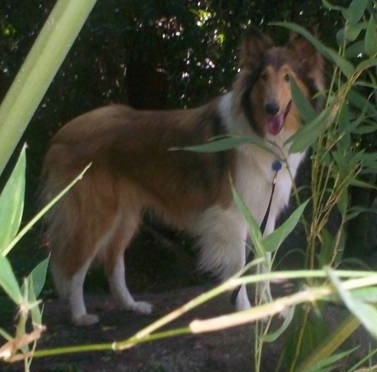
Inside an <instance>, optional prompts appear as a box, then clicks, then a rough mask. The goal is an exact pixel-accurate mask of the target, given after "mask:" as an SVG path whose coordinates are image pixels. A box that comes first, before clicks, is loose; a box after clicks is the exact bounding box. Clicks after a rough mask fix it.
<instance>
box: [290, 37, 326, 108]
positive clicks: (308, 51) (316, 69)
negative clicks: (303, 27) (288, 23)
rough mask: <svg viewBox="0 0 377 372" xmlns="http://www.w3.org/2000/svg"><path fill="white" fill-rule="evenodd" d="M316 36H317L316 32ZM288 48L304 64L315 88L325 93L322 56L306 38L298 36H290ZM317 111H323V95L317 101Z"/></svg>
mask: <svg viewBox="0 0 377 372" xmlns="http://www.w3.org/2000/svg"><path fill="white" fill-rule="evenodd" d="M314 34H317V33H316V32H314ZM287 47H288V48H289V49H290V50H291V51H292V52H293V54H294V55H295V57H296V58H297V59H298V60H299V61H300V62H301V63H302V65H303V66H304V68H305V70H306V74H307V76H308V77H309V78H310V79H311V80H312V84H313V87H314V88H315V90H316V91H317V92H322V93H323V92H324V91H325V86H326V84H325V78H324V65H325V61H324V59H323V57H322V54H321V53H319V52H318V51H317V49H316V48H315V47H314V46H313V45H312V44H311V43H310V42H309V41H308V40H306V39H305V38H304V37H302V36H299V35H297V34H292V35H291V36H290V40H289V43H288V45H287ZM316 101H317V102H316V104H315V105H316V107H317V109H321V108H322V106H323V104H324V96H323V94H321V95H319V96H318V97H317V100H316Z"/></svg>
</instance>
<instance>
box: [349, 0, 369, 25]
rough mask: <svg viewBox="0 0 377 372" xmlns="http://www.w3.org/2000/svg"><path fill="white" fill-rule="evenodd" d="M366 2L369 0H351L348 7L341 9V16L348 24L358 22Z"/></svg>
mask: <svg viewBox="0 0 377 372" xmlns="http://www.w3.org/2000/svg"><path fill="white" fill-rule="evenodd" d="M368 4H369V0H353V1H352V2H351V4H350V6H349V7H348V9H344V10H343V11H342V13H343V17H344V18H345V19H346V21H347V22H349V23H350V24H355V23H357V22H359V21H360V19H361V17H362V16H363V14H364V12H365V10H366V8H367V6H368Z"/></svg>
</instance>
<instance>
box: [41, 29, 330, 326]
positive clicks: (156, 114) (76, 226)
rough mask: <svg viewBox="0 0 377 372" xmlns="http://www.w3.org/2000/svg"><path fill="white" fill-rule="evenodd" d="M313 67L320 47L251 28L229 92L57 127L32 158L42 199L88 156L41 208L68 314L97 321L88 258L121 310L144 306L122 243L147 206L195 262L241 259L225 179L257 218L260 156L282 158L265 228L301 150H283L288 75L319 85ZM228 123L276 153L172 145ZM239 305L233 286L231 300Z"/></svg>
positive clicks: (108, 111) (294, 114) (106, 110)
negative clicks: (89, 299) (193, 104)
mask: <svg viewBox="0 0 377 372" xmlns="http://www.w3.org/2000/svg"><path fill="white" fill-rule="evenodd" d="M322 70H323V62H322V59H321V57H320V56H319V54H318V53H317V52H316V51H315V50H314V48H313V47H312V46H311V45H310V44H309V43H308V42H306V41H305V40H304V39H302V38H300V37H294V38H292V39H291V40H290V42H289V43H288V44H287V45H286V46H285V47H275V46H273V43H272V41H271V40H270V39H269V38H268V37H267V36H265V35H264V34H262V33H260V32H259V31H257V30H255V29H251V30H250V31H248V32H247V34H246V36H245V38H244V40H243V42H242V44H241V53H240V71H239V73H238V75H237V77H236V80H235V83H234V86H233V90H232V91H230V92H229V93H227V94H225V95H223V96H221V97H218V98H216V99H214V100H213V101H212V102H210V103H208V104H206V105H203V106H201V107H198V108H195V109H190V110H173V111H137V110H133V109H131V108H129V107H126V106H123V105H110V106H106V107H102V108H99V109H96V110H93V111H90V112H88V113H85V114H83V115H81V116H79V117H77V118H75V119H73V120H72V121H71V122H69V123H68V124H66V125H65V126H63V127H62V128H61V129H60V130H59V131H58V132H57V133H56V135H55V136H54V137H53V138H52V140H51V144H50V147H49V150H48V152H47V154H46V157H45V161H44V165H43V172H42V180H43V184H44V186H43V200H44V201H45V202H46V201H47V200H50V199H51V197H53V196H54V195H55V194H57V193H58V192H59V191H60V190H61V189H62V188H63V187H64V186H66V185H67V184H68V183H69V182H70V181H71V180H72V179H73V178H74V177H75V176H76V175H77V174H78V173H79V172H80V171H81V170H82V169H83V168H84V167H85V166H86V165H87V164H88V163H90V162H91V163H92V166H91V168H90V169H89V171H88V172H87V174H86V175H85V177H84V178H83V179H82V180H81V181H80V182H78V183H77V184H76V185H75V186H74V187H73V189H72V190H71V191H70V192H69V193H68V194H67V195H66V196H65V197H64V198H63V199H62V200H61V201H60V202H58V204H57V205H56V207H55V208H54V209H53V210H52V212H51V213H49V214H48V216H47V217H46V226H47V232H46V233H47V237H48V241H49V245H50V247H51V269H52V274H53V277H54V281H55V285H56V289H57V291H58V292H59V294H60V296H62V297H63V298H66V299H67V300H68V302H69V304H70V309H71V316H72V321H73V322H74V323H75V324H77V325H88V324H92V323H95V322H97V321H98V317H97V316H96V315H94V314H88V313H87V311H86V307H85V303H84V297H83V283H84V279H85V275H86V272H87V270H88V268H89V266H90V264H91V262H92V261H93V260H94V259H95V258H98V259H100V260H101V261H102V262H103V264H104V268H105V271H106V274H107V277H108V280H109V284H110V289H111V291H112V293H113V295H114V296H115V298H116V299H117V300H118V302H119V304H120V305H121V306H122V307H123V308H126V309H131V310H135V311H138V312H141V313H149V312H150V311H151V309H152V306H151V305H150V304H148V303H145V302H137V301H135V300H134V299H133V297H132V295H131V294H130V292H129V290H128V288H127V286H126V283H125V275H124V270H125V267H124V251H125V249H126V247H127V245H128V244H129V242H130V240H131V239H132V237H133V235H134V234H135V232H136V231H137V229H138V227H139V225H140V223H141V220H142V216H143V213H144V212H145V211H146V210H153V211H154V212H155V213H157V214H158V215H159V216H161V218H162V219H164V220H165V221H167V222H168V223H169V224H172V225H174V226H176V227H178V228H180V229H184V230H187V231H188V232H189V233H191V234H192V235H193V236H194V237H196V238H197V241H198V244H199V246H200V247H201V250H200V257H199V266H200V267H201V268H202V269H205V270H210V271H212V272H213V273H215V274H217V275H218V276H219V278H220V279H222V280H225V279H226V278H228V277H229V276H231V275H232V274H234V273H235V272H237V271H238V270H239V269H240V268H242V266H243V265H244V263H245V242H246V239H247V227H246V224H245V221H244V220H243V218H242V216H241V215H240V213H239V211H238V210H237V208H236V206H235V205H234V202H233V199H232V193H231V186H230V179H232V180H233V182H234V185H235V188H236V189H237V191H238V192H239V193H240V195H241V196H242V198H243V200H244V201H245V202H246V204H247V205H248V207H249V208H250V210H251V212H252V214H253V215H254V217H255V218H256V220H257V221H258V222H261V220H262V219H263V215H264V213H265V210H266V207H267V204H268V199H269V190H270V187H271V182H272V177H273V172H272V171H271V164H272V162H273V161H274V160H275V159H276V157H277V156H278V157H280V158H282V159H284V161H285V163H284V166H283V169H282V170H281V171H280V173H279V178H278V182H277V185H276V191H275V194H274V197H273V202H272V208H271V212H270V216H269V219H268V222H267V228H266V233H269V232H271V231H273V229H274V227H275V221H276V218H277V217H278V215H279V213H280V212H281V210H282V209H283V208H284V207H285V206H286V205H287V203H288V200H289V195H290V191H291V187H292V178H293V177H294V176H295V174H296V171H297V168H298V166H299V164H300V162H301V161H302V159H303V157H304V153H298V154H289V149H288V147H287V145H286V140H287V139H288V138H289V137H290V136H291V135H292V134H294V133H295V132H296V131H297V129H298V128H299V121H300V116H299V112H298V110H297V108H296V106H295V104H294V102H293V101H292V95H291V91H290V84H289V79H291V78H294V79H295V81H296V83H297V85H298V86H299V87H300V89H301V90H302V92H303V93H304V94H305V95H306V96H307V97H308V98H312V97H313V95H314V94H315V93H316V92H318V91H320V90H322V89H323V77H322V76H323V72H322ZM313 102H314V101H313ZM229 133H236V134H242V135H258V136H259V137H260V138H261V139H263V140H265V143H266V146H270V147H271V149H273V150H274V151H275V152H276V153H277V154H276V155H274V154H273V153H272V152H270V151H266V150H265V149H263V148H261V147H259V146H257V145H253V144H247V145H243V146H241V147H239V148H237V149H234V150H229V151H223V152H218V153H209V154H208V153H194V152H188V151H171V149H172V148H177V147H180V146H191V145H197V144H203V143H206V142H207V141H208V140H210V139H211V138H213V137H215V136H219V135H226V134H229ZM271 143H274V145H271ZM276 149H278V150H276ZM249 306H250V303H249V300H248V297H247V293H246V289H245V288H244V287H242V288H241V290H240V292H239V294H238V296H237V299H236V307H237V308H238V309H244V308H247V307H249Z"/></svg>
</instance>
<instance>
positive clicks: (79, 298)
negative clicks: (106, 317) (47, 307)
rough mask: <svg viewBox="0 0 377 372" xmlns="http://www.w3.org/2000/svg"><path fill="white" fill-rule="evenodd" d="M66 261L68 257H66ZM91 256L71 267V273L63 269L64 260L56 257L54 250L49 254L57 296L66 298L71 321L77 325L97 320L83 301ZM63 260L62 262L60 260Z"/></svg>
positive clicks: (89, 323)
mask: <svg viewBox="0 0 377 372" xmlns="http://www.w3.org/2000/svg"><path fill="white" fill-rule="evenodd" d="M66 260H67V261H68V258H66ZM92 260H93V257H88V258H87V259H86V261H85V262H83V263H81V264H80V265H81V266H80V267H77V268H76V269H73V273H72V274H70V273H66V272H65V271H66V270H64V263H65V261H64V260H62V259H61V258H60V257H58V258H57V257H56V256H55V254H54V252H53V253H52V256H51V271H52V274H53V278H54V283H55V287H56V289H57V291H58V293H59V296H60V297H61V298H63V299H66V300H68V303H69V306H70V311H71V319H72V323H73V324H75V325H77V326H88V325H91V324H94V323H97V322H98V316H97V315H95V314H88V312H87V310H86V306H85V302H84V288H83V287H84V281H85V276H86V273H87V271H88V269H89V266H90V264H91V262H92ZM62 261H63V262H62Z"/></svg>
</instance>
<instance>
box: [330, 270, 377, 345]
mask: <svg viewBox="0 0 377 372" xmlns="http://www.w3.org/2000/svg"><path fill="white" fill-rule="evenodd" d="M326 272H327V275H328V277H329V279H330V280H331V283H332V284H333V285H334V287H335V289H336V291H337V293H338V295H339V297H340V298H341V300H342V301H343V302H344V304H345V305H346V306H347V308H348V310H349V311H350V312H351V313H352V314H353V315H354V316H355V317H356V318H357V319H358V320H359V321H360V323H361V324H362V325H363V326H364V327H365V328H366V329H367V330H368V331H369V333H370V334H371V335H372V336H373V337H374V338H377V310H376V308H375V307H374V306H372V305H370V304H368V303H366V302H364V301H362V300H359V299H358V297H357V296H354V295H353V294H352V292H350V291H348V290H347V289H345V288H344V286H343V284H342V282H341V281H340V280H339V279H338V277H337V276H336V274H335V272H334V271H333V270H332V269H330V268H327V269H326Z"/></svg>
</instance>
